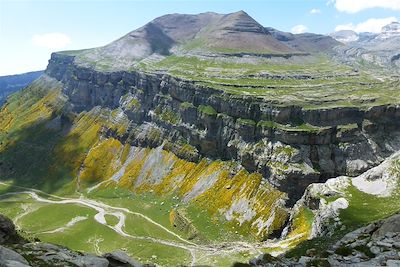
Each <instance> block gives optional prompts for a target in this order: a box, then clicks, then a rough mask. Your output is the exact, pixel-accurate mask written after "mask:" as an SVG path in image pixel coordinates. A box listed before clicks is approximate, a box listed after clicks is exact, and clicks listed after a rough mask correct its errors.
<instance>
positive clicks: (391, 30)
mask: <svg viewBox="0 0 400 267" xmlns="http://www.w3.org/2000/svg"><path fill="white" fill-rule="evenodd" d="M399 36H400V23H399V22H392V23H390V24H388V25H386V26H384V27H383V28H382V32H381V34H379V36H378V37H377V38H380V39H388V38H394V37H399Z"/></svg>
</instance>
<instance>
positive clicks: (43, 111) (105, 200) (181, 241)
mask: <svg viewBox="0 0 400 267" xmlns="http://www.w3.org/2000/svg"><path fill="white" fill-rule="evenodd" d="M397 30H398V25H397V24H391V25H389V26H386V27H384V29H383V32H382V34H380V35H371V34H369V35H368V37H366V35H367V34H357V33H355V32H350V31H346V32H339V33H336V34H333V35H332V36H325V35H319V34H312V33H303V34H292V33H287V32H282V31H279V30H277V29H274V28H271V27H264V26H262V25H261V24H259V23H258V22H257V21H255V20H254V19H253V18H251V17H250V16H249V15H248V14H247V13H246V12H244V11H239V12H236V13H231V14H225V15H224V14H217V13H202V14H198V15H183V14H170V15H165V16H162V17H159V18H156V19H155V20H153V21H151V22H149V23H148V24H146V25H144V26H143V27H141V28H139V29H137V30H134V31H131V32H129V33H128V34H126V35H125V36H123V37H121V38H120V39H118V40H116V41H113V42H111V43H110V44H108V45H105V46H102V47H98V48H93V49H85V50H79V51H61V52H55V53H53V54H52V55H51V58H50V60H49V64H48V67H47V69H46V71H45V73H44V74H43V75H41V77H40V78H39V79H37V80H35V81H34V82H32V83H31V84H30V85H28V86H27V87H26V88H24V89H23V90H21V91H19V92H17V93H16V94H13V95H11V96H10V97H9V98H8V99H7V101H6V103H5V104H4V105H3V107H2V108H1V111H0V179H1V183H0V190H1V192H0V193H1V198H0V212H1V213H3V214H5V215H6V216H8V217H10V218H12V219H13V221H14V223H15V225H16V227H17V228H18V229H22V230H23V232H21V234H20V235H21V236H22V237H21V236H20V238H21V239H24V240H26V239H28V238H33V240H36V241H35V242H34V243H32V242H28V241H24V242H22V241H21V242H22V243H21V244H20V243H18V244H19V245H12V246H8V247H7V248H6V247H4V251H5V252H4V253H9V255H11V254H12V255H14V256H15V257H14V256H12V255H11V256H12V257H11V256H10V257H11V258H9V257H8V256H7V257H8V258H7V259H8V260H12V261H13V260H16V261H18V262H19V264H24V265H32V266H42V265H41V264H50V265H53V264H56V263H57V264H61V265H62V266H66V265H65V264H67V263H66V262H69V263H68V264H71V266H120V265H118V264H120V263H118V262H122V263H124V264H126V265H123V266H130V265H132V266H140V265H137V264H139V263H136V261H134V260H131V259H130V257H132V258H135V259H137V260H138V261H139V262H143V263H144V264H156V265H158V266H178V265H184V266H197V265H199V266H200V265H201V266H203V265H206V266H231V265H233V264H237V265H239V266H240V265H241V264H244V263H243V262H249V260H250V262H249V263H250V264H251V265H256V266H331V265H332V266H362V264H367V263H368V264H370V265H371V266H375V265H376V266H377V265H378V264H383V263H385V264H387V265H388V266H397V265H396V264H398V260H399V257H398V247H396V246H397V245H396V242H397V241H398V240H397V239H398V238H397V236H398V230H399V229H397V228H398V227H397V228H396V227H395V225H396V224H395V223H394V224H393V225H394V226H393V229H392V228H391V229H389V228H390V227H389V226H390V225H391V223H389V222H394V221H396V219H393V218H398V216H397V217H391V219H387V220H388V221H385V220H386V218H388V217H390V216H392V215H394V214H396V213H398V212H399V211H400V205H399V203H400V202H399V201H398V200H399V184H398V180H399V178H400V156H399V155H400V154H399V153H400V152H399V151H400V120H399V119H400V94H398V92H399V89H400V83H399V79H398V59H399V57H398V55H396V53H398V49H397V48H398V46H396V45H397V43H398V42H396V40H397V39H398V38H399V37H398V35H397V33H396V32H397ZM371 223H373V224H371ZM367 225H368V226H367ZM371 225H372V226H371ZM362 227H364V228H362ZM357 229H358V230H357ZM354 231H355V232H354ZM39 240H40V241H41V242H39ZM38 242H39V243H38ZM42 242H43V243H42ZM61 246H62V247H61ZM65 247H68V249H67V248H65ZM320 248H323V249H325V250H324V254H323V255H322V254H319V252H320ZM9 249H11V250H14V252H11V251H9ZM117 249H119V251H118V252H115V253H111V254H110V253H108V254H106V253H107V252H108V251H115V250H117ZM316 250H317V251H316ZM74 251H81V252H74ZM317 252H318V253H317ZM2 253H3V252H2ZM15 253H18V254H19V255H18V254H15ZM321 253H322V252H321ZM396 253H397V254H396ZM2 255H3V254H0V258H1V257H2ZM95 255H97V256H95ZM100 255H103V256H100ZM260 255H264V256H260ZM277 255H281V256H279V257H278V258H274V257H273V256H277ZM13 257H14V258H13ZM21 257H22V258H21ZM257 257H258V258H257ZM251 259H254V260H251ZM267 260H268V261H267ZM87 262H90V263H87ZM131 262H133V263H131ZM240 262H242V263H240ZM129 264H130V265H129ZM135 264H136V265H135ZM357 264H358V265H357ZM374 264H375V265H374ZM390 264H392V265H390ZM393 264H394V265H393ZM6 266H8V265H6ZM15 266H16V265H15ZM18 266H20V265H18ZM21 266H23V265H21Z"/></svg>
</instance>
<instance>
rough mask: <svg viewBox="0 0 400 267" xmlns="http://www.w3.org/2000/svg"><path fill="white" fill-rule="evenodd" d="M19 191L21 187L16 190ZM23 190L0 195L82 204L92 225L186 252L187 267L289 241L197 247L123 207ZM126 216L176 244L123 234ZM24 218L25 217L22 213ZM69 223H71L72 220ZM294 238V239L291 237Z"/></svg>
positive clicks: (127, 236)
mask: <svg viewBox="0 0 400 267" xmlns="http://www.w3.org/2000/svg"><path fill="white" fill-rule="evenodd" d="M0 184H2V185H7V184H5V183H1V182H0ZM19 188H23V187H19ZM23 189H25V190H24V191H20V192H11V193H6V194H3V195H1V196H7V195H21V194H27V195H29V196H30V197H31V198H32V199H34V200H35V201H37V202H41V203H48V204H77V205H83V206H86V207H89V208H91V209H94V210H96V211H97V213H96V215H95V216H94V220H96V222H98V223H100V224H102V225H104V226H106V227H109V228H111V229H112V230H113V231H115V232H116V233H118V234H119V235H120V236H123V237H126V238H130V239H136V240H143V241H150V242H154V243H158V244H162V245H166V246H171V247H176V248H180V249H184V250H186V251H188V252H189V253H190V254H191V257H192V259H191V265H192V266H193V265H195V264H196V263H199V260H201V259H207V258H208V257H210V256H218V255H221V256H223V255H232V254H236V253H240V252H246V251H251V252H252V253H254V254H262V249H263V248H282V249H284V248H285V247H287V246H286V245H285V244H286V243H287V242H288V241H290V240H282V241H269V242H268V241H267V242H263V243H247V242H240V241H236V242H223V243H219V244H210V245H199V244H196V243H193V242H190V241H188V240H186V239H184V238H183V237H181V236H180V235H178V234H176V233H174V232H173V231H171V230H169V229H168V228H166V227H165V226H163V225H161V224H159V223H157V222H155V221H154V220H152V219H151V218H149V217H148V216H146V215H144V214H142V213H138V212H133V211H131V210H129V209H127V208H121V207H114V206H111V205H107V204H105V203H102V202H100V201H96V200H93V199H87V198H85V197H83V196H81V197H80V198H65V197H59V196H56V195H51V194H47V193H45V192H42V191H40V190H37V189H29V188H23ZM39 194H40V195H44V196H48V197H51V198H53V199H48V198H44V197H42V196H39ZM0 201H1V200H0ZM127 214H132V215H135V216H138V217H140V218H143V219H144V220H146V221H148V222H149V223H151V224H153V225H155V226H157V227H159V228H161V229H162V230H163V231H165V232H167V233H168V234H170V235H171V236H173V237H175V238H177V239H178V240H179V242H177V241H171V240H163V239H159V238H154V237H150V236H134V235H131V234H129V233H127V232H125V231H124V227H125V221H126V215H127ZM25 215H26V214H25ZM105 215H111V216H114V217H116V218H118V223H117V224H115V225H110V224H108V223H107V220H106V219H105ZM72 221H73V220H72ZM72 221H71V222H69V225H68V224H67V225H66V226H64V227H60V228H57V229H55V230H53V231H48V233H53V232H56V231H62V230H64V229H66V228H68V227H71V225H72V226H73V225H74V223H76V222H75V221H74V222H72ZM293 238H296V237H292V239H293Z"/></svg>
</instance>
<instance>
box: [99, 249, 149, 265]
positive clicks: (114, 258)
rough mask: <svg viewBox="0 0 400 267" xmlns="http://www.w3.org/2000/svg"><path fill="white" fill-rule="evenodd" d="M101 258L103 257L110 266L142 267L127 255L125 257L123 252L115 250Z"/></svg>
mask: <svg viewBox="0 0 400 267" xmlns="http://www.w3.org/2000/svg"><path fill="white" fill-rule="evenodd" d="M103 257H105V258H106V259H107V260H108V261H109V263H110V266H120V265H123V266H127V267H128V266H129V267H143V265H142V264H141V263H140V262H138V261H136V260H134V259H132V258H130V257H129V256H128V255H126V253H125V252H123V251H122V250H116V251H113V252H110V253H106V254H104V255H103Z"/></svg>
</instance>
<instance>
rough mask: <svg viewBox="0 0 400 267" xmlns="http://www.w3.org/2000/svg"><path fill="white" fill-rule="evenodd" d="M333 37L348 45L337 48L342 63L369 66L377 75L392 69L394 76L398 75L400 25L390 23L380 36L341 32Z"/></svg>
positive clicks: (383, 28)
mask: <svg viewBox="0 0 400 267" xmlns="http://www.w3.org/2000/svg"><path fill="white" fill-rule="evenodd" d="M331 36H332V37H333V38H335V39H336V40H337V41H340V42H343V43H346V45H345V46H341V47H337V51H338V56H339V57H340V58H341V60H342V61H346V62H348V63H349V64H352V65H354V66H357V67H360V65H361V66H362V65H369V67H370V68H371V69H372V70H373V71H374V72H376V73H382V72H385V70H386V69H387V68H390V70H389V72H391V73H392V75H393V73H395V74H396V75H398V67H399V58H400V56H399V52H398V51H399V49H400V46H399V40H400V23H398V22H393V23H390V24H388V25H386V26H384V27H382V30H381V32H380V33H378V34H375V33H360V34H357V33H355V32H352V31H339V32H335V33H333V34H331ZM364 67H365V66H364ZM380 75H381V74H380Z"/></svg>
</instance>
